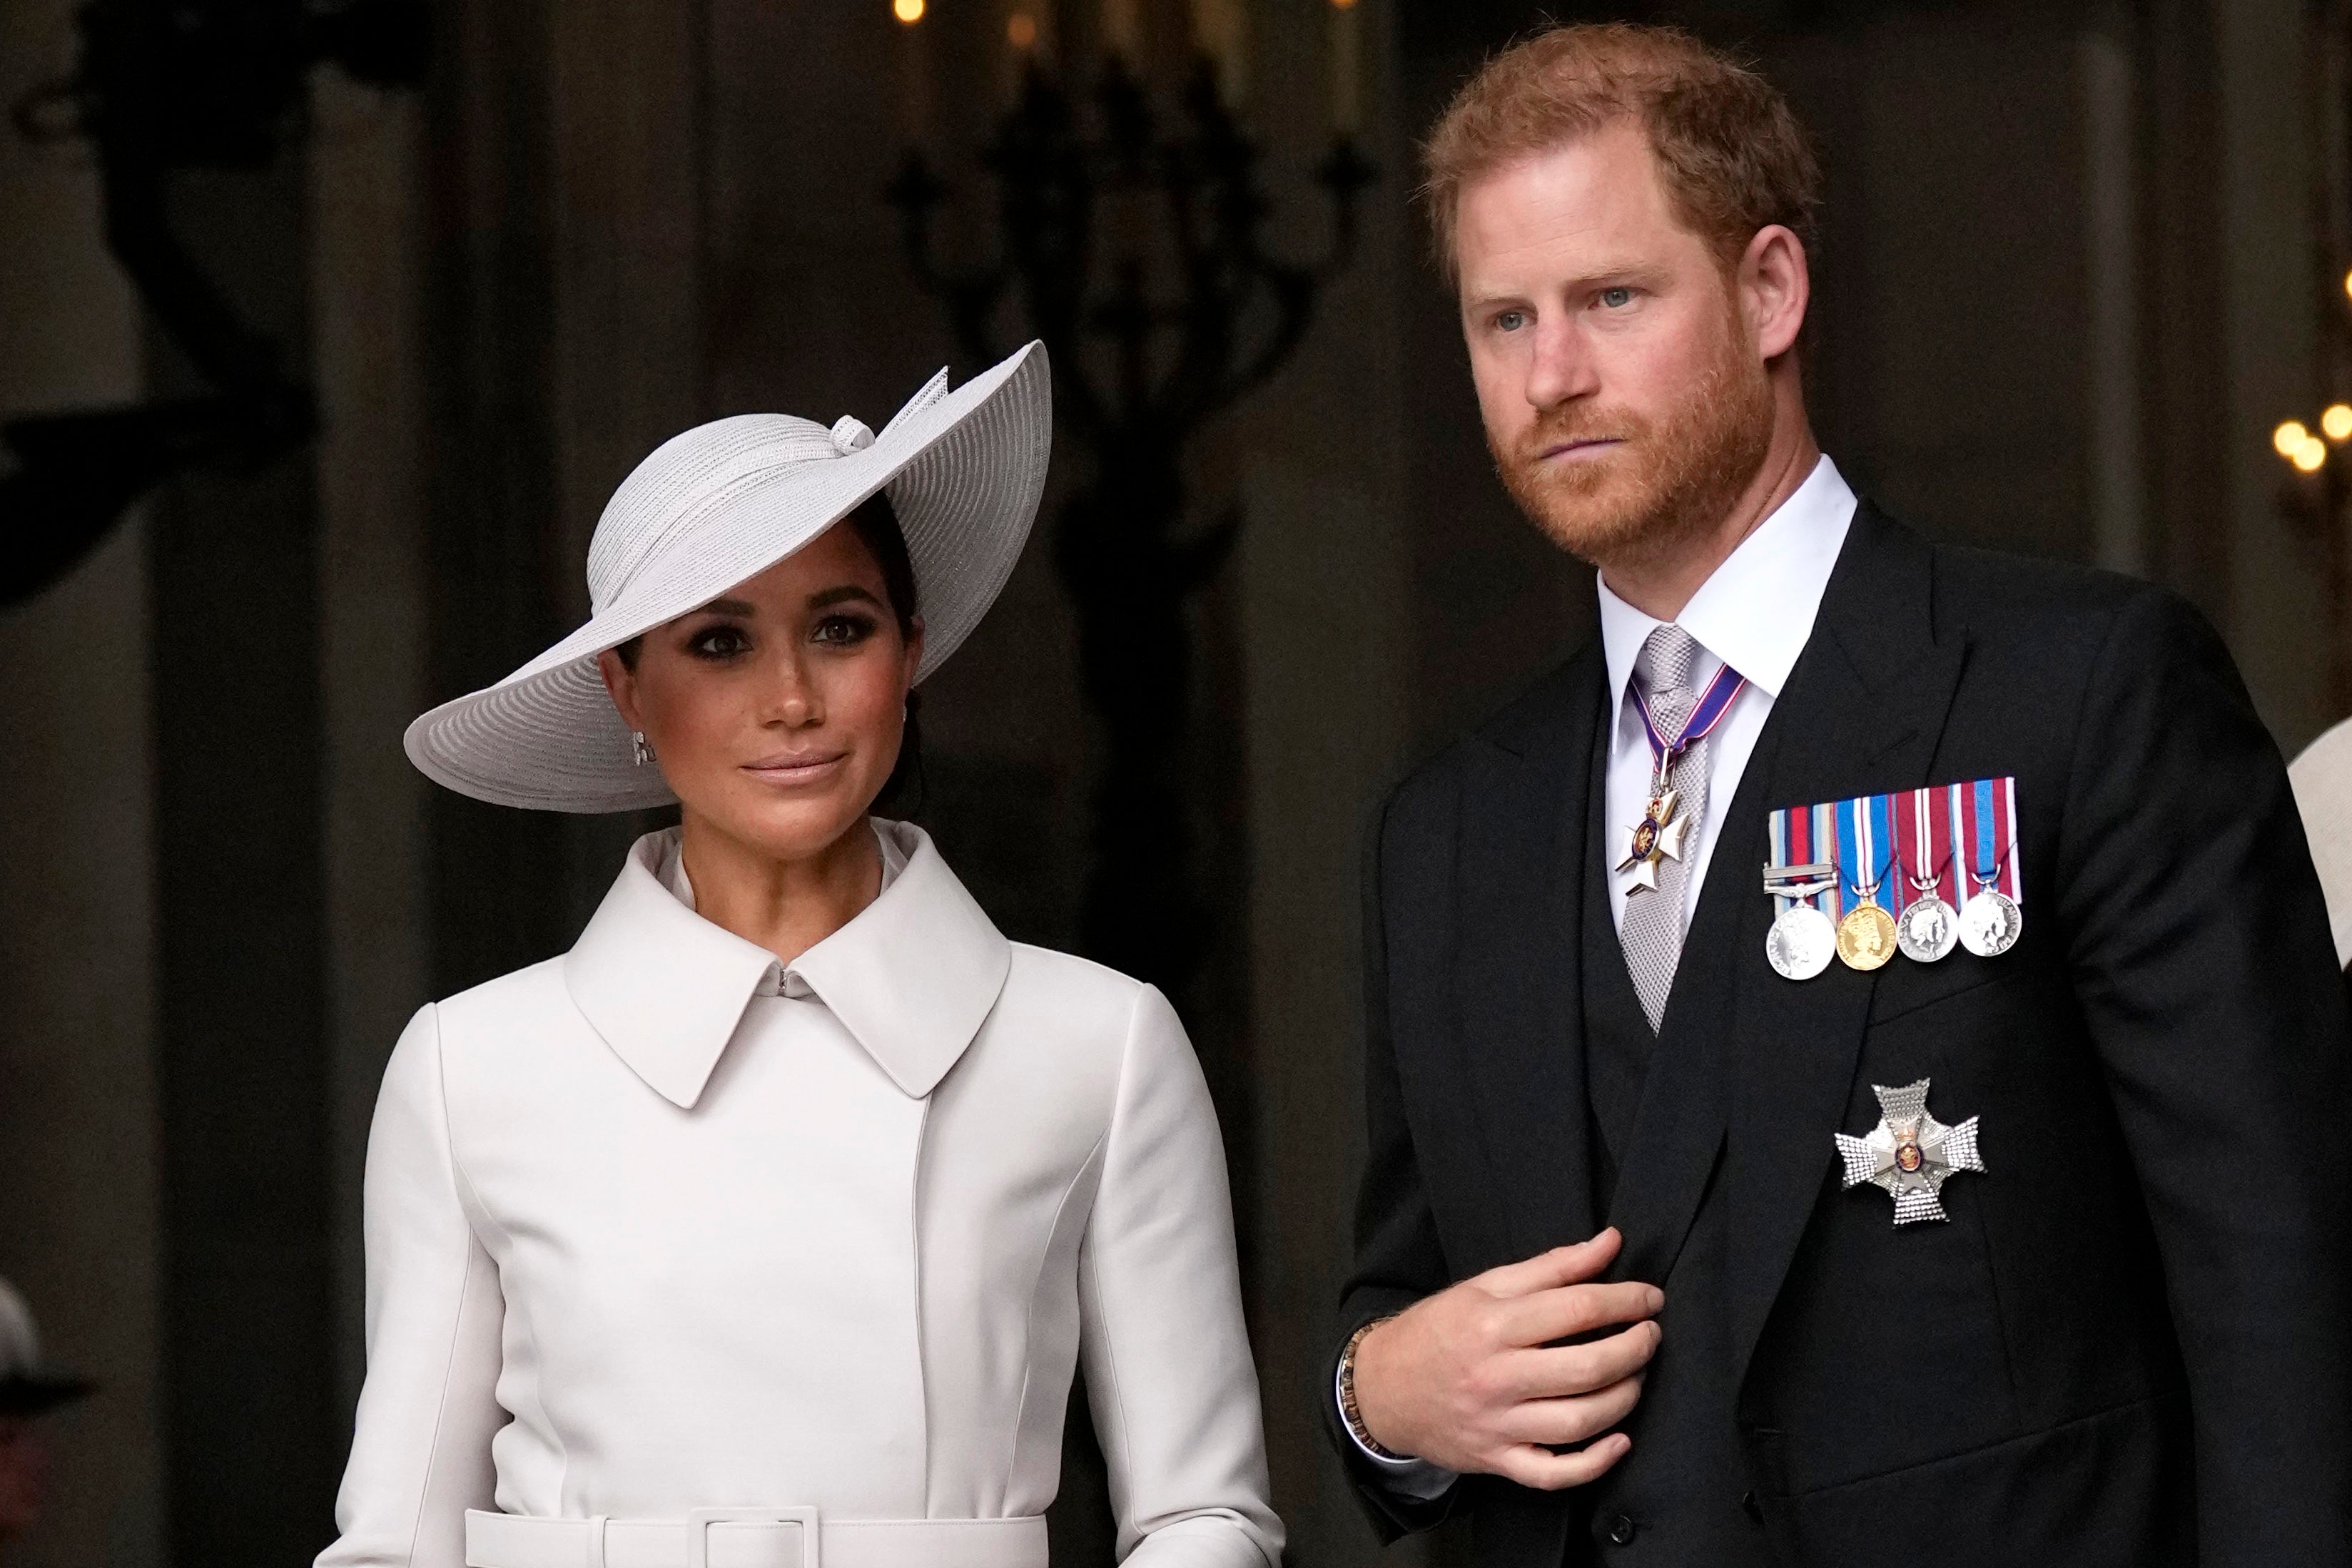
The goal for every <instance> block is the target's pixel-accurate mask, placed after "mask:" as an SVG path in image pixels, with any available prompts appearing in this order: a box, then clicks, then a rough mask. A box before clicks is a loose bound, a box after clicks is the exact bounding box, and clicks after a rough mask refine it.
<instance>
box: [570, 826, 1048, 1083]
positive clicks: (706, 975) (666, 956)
mask: <svg viewBox="0 0 2352 1568" xmlns="http://www.w3.org/2000/svg"><path fill="white" fill-rule="evenodd" d="M875 826H876V831H877V832H878V833H879V834H881V835H882V837H883V840H884V842H885V844H886V846H887V848H886V854H885V858H886V864H887V863H889V862H898V864H899V867H900V869H898V871H897V873H896V874H895V875H886V877H885V880H884V883H883V887H882V892H881V894H880V895H879V896H877V898H876V899H875V900H874V902H873V903H872V904H867V905H866V908H865V909H863V910H862V911H860V912H859V913H858V914H857V915H856V917H855V918H854V919H852V920H851V921H850V922H849V924H847V925H844V926H843V927H842V928H841V929H840V930H838V931H836V932H835V933H834V934H833V935H832V936H828V937H826V938H825V939H824V941H822V942H820V943H818V944H817V945H816V946H814V947H812V948H810V949H809V950H808V951H807V952H805V953H803V954H802V955H801V956H800V957H799V958H797V959H795V960H794V961H793V963H792V964H791V965H790V966H789V967H787V966H784V965H782V964H780V963H779V962H778V961H777V958H776V956H775V955H774V954H773V953H771V952H769V951H768V950H767V949H766V948H764V947H762V946H759V945H758V944H757V943H753V942H748V941H745V940H744V939H743V938H742V937H740V936H736V935H735V934H734V933H732V932H730V931H727V930H724V929H722V928H721V927H719V926H718V925H713V924H711V923H710V922H709V921H708V920H705V919H704V918H702V916H700V915H697V914H696V913H695V912H694V910H693V909H692V908H691V907H690V905H689V904H688V902H686V901H685V900H684V899H683V898H681V897H680V896H679V895H678V894H676V893H673V892H672V890H671V887H670V886H668V885H666V884H665V881H664V873H665V871H666V870H667V869H668V867H669V866H670V865H672V864H674V863H675V860H676V856H677V829H675V828H672V829H670V830H668V831H665V832H659V833H648V834H646V836H645V837H644V838H642V839H639V840H638V841H636V843H635V845H634V846H632V847H631V849H630V851H629V854H628V858H627V860H626V861H625V862H623V864H622V866H621V874H620V875H619V877H618V878H616V879H615V880H614V883H613V887H612V891H611V892H609V893H607V894H605V895H604V903H603V904H600V905H599V906H598V907H597V910H596V914H595V915H594V917H593V918H592V919H591V920H590V921H589V922H588V928H587V929H586V930H585V931H583V932H582V933H581V935H580V940H579V941H578V942H577V943H576V944H574V945H573V946H572V951H571V953H570V954H569V955H567V956H566V957H565V958H564V961H563V981H564V985H565V987H566V988H567V989H569V990H570V991H571V993H572V1000H573V1002H574V1003H576V1004H577V1005H578V1006H579V1009H580V1010H581V1012H582V1013H583V1015H584V1016H585V1017H586V1018H587V1019H588V1021H589V1023H590V1024H591V1025H593V1027H594V1029H595V1030H596V1032H597V1033H598V1034H599V1035H602V1036H603V1037H604V1042H605V1043H606V1044H607V1045H610V1046H611V1047H612V1048H613V1051H614V1053H615V1054H617V1055H618V1056H619V1057H620V1058H621V1060H622V1061H625V1062H626V1063H628V1065H629V1068H630V1070H631V1071H634V1072H635V1073H636V1075H637V1076H638V1077H640V1078H642V1079H644V1080H645V1081H646V1083H647V1084H648V1085H649V1086H651V1087H652V1088H653V1090H654V1091H655V1092H656V1093H658V1094H660V1095H661V1096H662V1098H664V1099H665V1100H667V1101H669V1102H670V1103H673V1104H675V1105H677V1106H679V1107H680V1108H682V1109H687V1110H691V1109H692V1108H693V1106H694V1104H695V1102H696V1101H698V1100H699V1099H700V1098H701V1097H702V1090H703V1086H704V1084H706V1083H707V1082H709V1078H710V1074H711V1071H712V1070H713V1069H714V1068H716V1067H717V1066H718V1064H719V1057H720V1055H721V1054H723V1053H724V1052H725V1051H726V1049H727V1042H728V1041H729V1040H731V1039H733V1038H734V1035H735V1030H736V1026H737V1025H738V1024H740V1022H741V1021H742V1018H743V1012H744V1009H745V1008H746V1007H747V1006H748V1005H749V1004H750V1002H751V998H753V997H754V996H755V995H758V994H761V993H762V992H766V993H770V994H773V993H775V992H777V991H780V990H781V991H782V992H783V993H784V994H786V995H797V994H798V993H799V992H800V990H801V989H802V988H803V986H804V987H805V988H806V989H807V990H808V991H810V992H813V993H814V995H815V997H816V998H817V999H819V1000H820V1001H822V1002H823V1003H824V1006H825V1007H826V1008H828V1009H831V1011H832V1012H833V1014H834V1016H835V1018H836V1019H839V1020H840V1022H841V1024H842V1027H843V1028H845V1029H846V1030H848V1031H849V1032H850V1034H851V1036H852V1037H853V1038H854V1039H856V1041H857V1043H858V1044H859V1045H860V1046H862V1047H864V1048H865V1050H866V1054H867V1055H869V1056H871V1057H873V1058H874V1060H875V1061H876V1063H877V1064H878V1065H879V1066H880V1067H881V1069H882V1070H883V1071H885V1072H887V1073H888V1074H889V1075H890V1078H891V1081H892V1082H895V1083H897V1084H898V1087H899V1089H900V1090H901V1091H903V1092H906V1093H907V1094H909V1095H912V1096H915V1097H917V1098H920V1097H921V1096H923V1095H926V1094H929V1092H931V1091H932V1089H934V1088H935V1087H937V1086H938V1084H939V1082H940V1079H942V1078H944V1077H946V1076H947V1073H948V1070H949V1069H950V1068H951V1067H953V1066H954V1065H955V1063H956V1061H957V1059H958V1058H960V1057H961V1055H962V1054H963V1051H964V1047H965V1046H967V1045H969V1044H971V1039H972V1036H973V1035H975V1034H977V1033H978V1032H979V1030H980V1026H981V1024H982V1022H984V1021H985V1020H986V1019H987V1018H988V1014H989V1012H990V1010H991V1009H993V1008H994V1007H995V1006H996V998H997V995H998V993H1000V992H1001V991H1002V990H1003V988H1004V979H1005V976H1006V975H1007V974H1008V973H1009V972H1010V970H1011V967H1012V962H1013V952H1012V945H1011V944H1010V943H1008V942H1007V941H1005V939H1004V937H1003V935H1001V934H1000V933H999V932H998V931H997V929H996V927H995V925H993V924H992V922H991V921H990V920H989V918H988V916H987V915H985V914H983V913H982V911H981V907H980V905H979V904H977V903H975V902H973V899H972V896H971V894H970V893H968V892H966V891H965V889H964V885H963V883H961V882H960V881H958V880H957V879H956V875H955V873H953V872H951V871H950V870H949V869H948V866H947V862H945V861H944V860H942V859H940V852H939V851H938V850H937V849H936V848H935V847H934V846H933V845H932V843H931V840H930V835H929V834H928V833H926V832H924V831H922V830H921V829H920V828H918V827H916V826H914V825H913V824H911V823H907V822H879V821H877V823H876V825H875ZM677 883H678V884H679V885H680V886H683V884H684V878H683V876H678V877H677ZM795 980H797V981H798V982H800V984H799V985H795V984H793V981H795Z"/></svg>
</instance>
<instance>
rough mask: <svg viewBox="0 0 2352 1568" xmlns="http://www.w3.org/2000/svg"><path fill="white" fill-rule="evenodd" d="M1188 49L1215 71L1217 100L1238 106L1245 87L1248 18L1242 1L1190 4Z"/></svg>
mask: <svg viewBox="0 0 2352 1568" xmlns="http://www.w3.org/2000/svg"><path fill="white" fill-rule="evenodd" d="M1192 47H1193V49H1194V51H1195V52H1196V53H1198V54H1200V55H1201V56H1202V57H1203V58H1205V59H1207V60H1208V61H1209V63H1210V64H1211V65H1212V66H1213V67H1214V68H1215V69H1216V73H1217V91H1218V94H1219V96H1221V97H1223V99H1224V100H1225V102H1226V103H1228V104H1231V105H1239V104H1240V102H1241V101H1242V99H1243V96H1244V93H1245V92H1246V91H1247V89H1248V86H1249V73H1248V64H1249V17H1248V16H1247V14H1246V12H1245V11H1244V5H1243V0H1192Z"/></svg>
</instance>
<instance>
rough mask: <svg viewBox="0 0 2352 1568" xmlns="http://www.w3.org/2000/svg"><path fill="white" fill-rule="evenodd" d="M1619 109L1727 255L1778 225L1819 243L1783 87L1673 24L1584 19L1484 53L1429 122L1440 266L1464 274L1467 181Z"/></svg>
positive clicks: (1813, 201) (1806, 147) (1430, 184)
mask: <svg viewBox="0 0 2352 1568" xmlns="http://www.w3.org/2000/svg"><path fill="white" fill-rule="evenodd" d="M1617 120H1633V122H1635V123H1637V124H1639V125H1640V126H1641V127H1642V129H1643V132H1644V133H1645V134H1646V135H1647V136H1648V138H1649V142H1650V149H1651V151H1652V152H1653V153H1654V155H1655V156H1656V158H1657V160H1658V170H1659V173H1660V175H1661V177H1662V178H1663V179H1664V182H1665V187H1666V193H1667V195H1668V197H1669V198H1670V199H1671V200H1672V201H1673V202H1674V204H1675V210H1676V212H1677V214H1679V215H1680V217H1681V218H1682V220H1683V221H1684V222H1685V224H1687V225H1689V226H1690V227H1691V229H1692V230H1693V231H1694V232H1696V233H1697V234H1699V235H1703V236H1704V237H1705V238H1706V240H1707V241H1708V242H1709V243H1710V244H1711V245H1713V246H1715V248H1716V250H1717V254H1718V255H1720V256H1723V257H1724V259H1725V260H1726V262H1729V261H1730V260H1732V259H1733V258H1735V257H1737V256H1738V255H1739V254H1740V253H1741V252H1742V251H1744V250H1746V249H1747V247H1748V241H1749V240H1751V239H1753V238H1755V237H1756V234H1757V231H1758V230H1759V229H1763V228H1766V227H1768V226H1769V225H1774V224H1781V225H1786V226H1787V227H1789V228H1790V229H1792V230H1794V231H1795V232H1796V234H1797V235H1798V237H1799V238H1800V239H1801V240H1803V241H1805V242H1806V243H1807V244H1808V245H1810V244H1811V239H1812V216H1813V211H1814V209H1815V208H1816V207H1817V206H1819V205H1820V203H1821V184H1822V172H1821V165H1820V163H1819V162H1817V161H1816V160H1815V158H1814V156H1813V151H1812V147H1811V144H1810V143H1809V142H1808V141H1807V140H1806V137H1805V131H1804V128H1803V127H1802V126H1801V125H1800V124H1798V122H1797V117H1796V115H1795V113H1794V112H1793V111H1791V110H1790V108H1789V103H1788V100H1787V99H1784V98H1782V97H1781V96H1780V90H1779V89H1777V88H1775V87H1773V86H1772V84H1771V83H1769V82H1768V81H1766V80H1765V79H1764V78H1762V77H1761V76H1759V75H1758V74H1757V73H1756V72H1755V71H1754V70H1752V69H1750V68H1748V67H1747V66H1745V65H1743V64H1741V63H1740V62H1739V61H1738V60H1736V59H1734V58H1732V57H1730V56H1729V55H1727V54H1724V53H1722V52H1721V51H1719V50H1717V49H1712V48H1709V47H1707V46H1706V45H1705V44H1702V43H1700V42H1699V41H1698V40H1697V39H1696V38H1694V37H1691V36H1690V35H1689V34H1688V33H1685V32H1683V31H1682V30H1681V29H1679V28H1675V27H1644V26H1634V25H1633V24H1632V23H1626V22H1608V23H1586V24H1579V25H1575V26H1562V27H1554V28H1552V29H1550V30H1549V31H1548V32H1544V33H1539V34H1538V35H1537V36H1536V37H1532V38H1528V39H1526V40H1524V41H1522V42H1520V43H1517V44H1515V45H1513V46H1512V47H1510V48H1508V49H1506V50H1505V51H1503V53H1501V54H1499V55H1496V57H1494V58H1493V59H1491V60H1488V61H1487V62H1486V65H1485V66H1484V67H1482V68H1480V69H1479V71H1478V74H1477V75H1475V76H1474V77H1472V78H1470V80H1469V81H1468V82H1467V83H1466V84H1465V86H1464V87H1463V89H1462V90H1461V91H1460V92H1458V93H1456V94H1454V101H1453V102H1452V103H1451V104H1449V105H1448V106H1447V107H1446V110H1445V113H1444V115H1443V116H1442V117H1441V118H1440V119H1439V120H1438V121H1437V126H1436V129H1435V130H1433V131H1431V132H1430V137H1429V141H1427V143H1425V144H1424V145H1423V149H1422V164H1423V173H1424V179H1423V184H1422V187H1421V194H1422V199H1423V201H1425V202H1426V203H1427V204H1429V215H1430V223H1431V226H1432V229H1433V236H1432V237H1433V239H1434V241H1435V243H1436V254H1437V265H1438V267H1439V268H1440V270H1442V271H1443V272H1444V274H1445V276H1446V277H1448V278H1449V279H1452V280H1454V281H1455V282H1459V280H1460V279H1459V277H1458V275H1457V271H1456V267H1455V258H1454V221H1455V216H1456V214H1457V213H1458V211H1459V209H1460V206H1461V201H1462V191H1463V187H1464V186H1465V185H1466V184H1468V183H1470V182H1472V181H1474V180H1476V179H1478V178H1480V177H1481V176H1483V175H1485V174H1488V173H1491V172H1494V171H1495V170H1497V169H1501V168H1505V167H1507V166H1508V165H1510V164H1512V163H1516V162H1519V161H1520V160H1521V159H1524V158H1529V157H1533V156H1535V155H1537V154H1538V153H1543V152H1551V151H1553V150H1554V149H1556V148H1559V147H1561V146H1564V145H1566V144H1568V143H1570V142H1572V141H1577V140H1579V139H1580V138H1582V137H1586V136H1590V135H1591V134H1592V133H1593V132H1594V131H1598V130H1600V129H1601V128H1602V127H1603V126H1605V125H1608V124H1611V123H1612V122H1614V121H1617Z"/></svg>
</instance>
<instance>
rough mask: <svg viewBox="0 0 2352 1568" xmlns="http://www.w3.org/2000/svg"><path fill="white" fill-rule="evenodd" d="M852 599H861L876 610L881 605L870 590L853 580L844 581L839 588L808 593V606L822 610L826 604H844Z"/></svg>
mask: <svg viewBox="0 0 2352 1568" xmlns="http://www.w3.org/2000/svg"><path fill="white" fill-rule="evenodd" d="M854 599H862V600H864V601H866V603H868V604H871V605H873V606H874V607H875V608H876V609H877V610H878V609H880V608H881V607H882V601H880V600H878V599H877V598H875V597H874V595H873V593H872V591H869V590H867V589H864V588H860V587H859V586H858V585H857V584H856V583H854V582H845V583H843V584H842V585H841V586H840V587H839V588H828V589H825V590H824V591H821V592H817V593H812V594H810V595H809V601H808V607H809V608H810V609H811V610H823V609H824V608H825V607H826V606H828V605H833V604H846V603H848V602H849V601H851V600H854Z"/></svg>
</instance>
